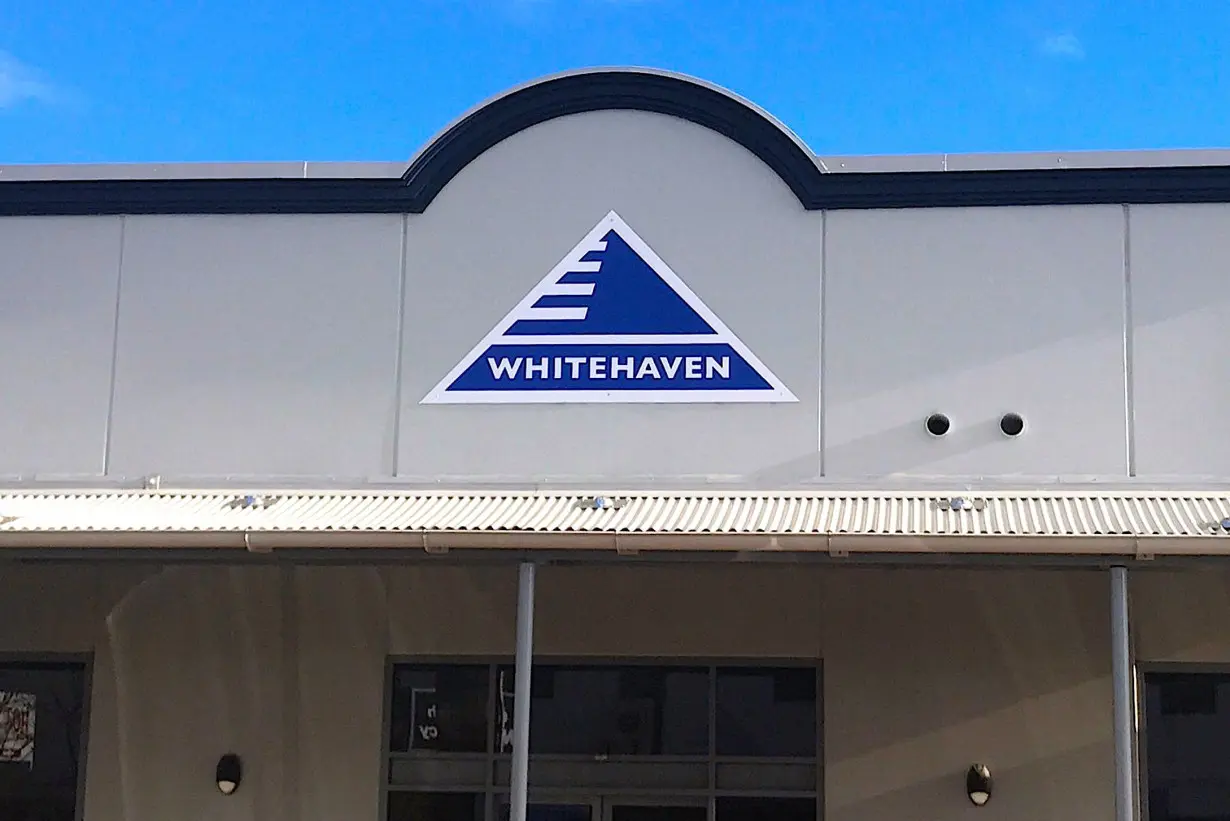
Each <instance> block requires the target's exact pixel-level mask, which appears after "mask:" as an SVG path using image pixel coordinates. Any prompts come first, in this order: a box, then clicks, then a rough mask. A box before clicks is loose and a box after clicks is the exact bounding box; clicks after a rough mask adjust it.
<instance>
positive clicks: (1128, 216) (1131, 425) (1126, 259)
mask: <svg viewBox="0 0 1230 821" xmlns="http://www.w3.org/2000/svg"><path fill="white" fill-rule="evenodd" d="M1133 322H1134V320H1133V316H1132V208H1131V206H1130V205H1124V206H1123V397H1124V408H1125V410H1126V419H1125V425H1124V436H1125V438H1126V440H1127V441H1126V445H1127V469H1128V476H1129V477H1132V478H1135V476H1136V391H1135V382H1136V380H1135V378H1134V375H1133V355H1134V347H1135V335H1134V333H1133Z"/></svg>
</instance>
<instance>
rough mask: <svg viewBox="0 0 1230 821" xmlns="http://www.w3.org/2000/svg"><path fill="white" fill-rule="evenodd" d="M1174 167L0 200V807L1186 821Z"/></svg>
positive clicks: (1213, 278)
mask: <svg viewBox="0 0 1230 821" xmlns="http://www.w3.org/2000/svg"><path fill="white" fill-rule="evenodd" d="M1226 157H1227V155H1224V154H1221V153H1218V152H1156V153H1141V154H1106V155H1103V154H1098V155H1080V154H1078V155H1070V156H1069V155H1063V156H1061V155H1027V156H1008V157H1001V156H960V157H957V156H945V157H929V156H928V157H900V158H879V157H870V158H865V157H843V158H831V157H819V156H816V155H815V154H814V153H813V152H812V151H810V150H809V149H808V148H807V147H806V146H804V145H803V144H802V143H801V142H800V141H799V140H798V139H797V138H796V137H795V136H793V135H792V134H791V133H790V132H789V131H788V129H786V128H785V127H784V126H783V125H782V124H780V123H778V122H777V121H775V120H774V119H773V118H772V117H771V116H770V115H769V114H767V113H766V112H764V111H762V110H760V109H758V108H757V107H755V106H754V105H753V104H751V103H749V102H748V101H746V100H742V99H740V98H738V97H736V96H734V95H732V94H730V93H728V92H726V91H725V90H722V89H719V88H716V87H714V86H712V85H709V84H707V83H704V82H702V81H698V80H694V79H692V78H687V77H680V76H677V75H672V74H666V73H662V72H656V71H646V70H594V71H582V72H574V73H568V74H563V75H559V76H553V77H549V78H545V79H543V80H539V81H535V82H533V83H529V84H527V85H525V86H522V87H519V88H516V89H513V90H511V91H509V92H507V93H505V94H502V95H500V96H498V97H496V98H495V99H492V100H489V101H487V102H485V103H483V104H481V105H479V106H477V107H476V108H474V109H473V110H472V111H470V112H468V113H466V114H465V115H463V116H462V117H460V118H459V119H458V120H457V121H455V122H454V123H452V124H450V125H449V126H447V127H446V128H445V129H444V130H443V131H442V132H441V133H440V135H439V136H438V137H437V138H436V139H435V140H433V141H432V142H431V143H430V144H429V145H428V146H426V147H425V148H423V150H422V151H420V152H419V154H418V155H416V157H415V158H414V159H413V161H411V162H410V163H408V164H407V163H387V164H345V163H342V164H315V163H306V164H304V163H298V164H292V163H286V164H276V163H275V164H253V165H223V166H208V165H171V166H132V167H130V166H113V167H112V166H108V167H11V168H10V167H5V168H0V248H3V249H4V253H3V254H2V255H0V272H3V275H4V276H3V281H4V283H5V284H6V288H7V291H6V296H7V298H6V300H5V304H4V307H3V309H0V316H2V317H3V321H0V335H2V338H3V340H4V343H5V344H4V349H5V352H6V356H5V357H4V359H3V360H2V363H0V375H2V376H3V384H4V385H5V386H6V388H7V390H6V392H5V402H3V403H0V443H2V447H0V478H2V480H3V488H2V489H0V560H2V561H3V566H2V567H0V614H2V617H0V817H3V818H6V819H13V821H26V819H36V818H37V819H54V821H61V819H63V821H68V819H85V820H86V821H154V819H159V821H179V819H185V820H186V819H192V820H193V821H196V820H197V819H209V821H257V819H259V820H260V821H351V820H352V819H353V821H410V819H415V821H418V820H419V819H424V820H425V821H479V820H480V819H500V818H507V817H511V818H522V817H528V818H530V819H551V821H693V819H694V820H695V821H701V820H702V819H705V820H706V821H759V819H769V818H772V819H780V820H781V821H795V820H796V819H797V820H798V821H813V819H824V821H880V820H881V819H917V818H931V819H945V820H947V819H961V818H985V819H988V821H990V819H1001V820H1002V821H1017V820H1018V819H1019V820H1020V821H1024V820H1025V819H1031V821H1032V820H1033V819H1056V821H1067V820H1068V819H1071V821H1077V820H1078V819H1079V821H1087V819H1099V818H1105V819H1111V818H1115V819H1117V821H1127V819H1135V818H1142V819H1148V820H1149V821H1179V819H1198V818H1199V819H1213V818H1224V817H1227V816H1230V766H1228V765H1227V764H1225V763H1224V762H1225V761H1226V760H1227V759H1228V758H1230V756H1227V755H1226V753H1227V752H1230V742H1228V741H1226V740H1225V738H1224V735H1225V734H1224V733H1223V732H1222V727H1223V726H1224V724H1225V722H1227V721H1230V707H1227V702H1226V700H1225V699H1223V698H1221V696H1222V694H1224V693H1226V692H1227V687H1230V626H1228V625H1230V573H1228V572H1227V567H1226V565H1225V563H1224V562H1223V561H1222V554H1223V553H1224V552H1225V551H1226V550H1227V546H1226V544H1225V543H1224V542H1225V540H1226V539H1228V538H1230V481H1228V477H1230V471H1227V469H1226V467H1225V464H1226V463H1227V458H1226V457H1230V439H1227V438H1226V437H1225V436H1223V435H1222V431H1221V418H1220V417H1221V414H1222V413H1225V412H1227V410H1230V388H1228V387H1227V385H1228V384H1230V383H1227V381H1226V380H1223V379H1221V378H1220V377H1221V373H1220V369H1221V361H1220V356H1219V353H1218V352H1219V351H1220V350H1221V349H1222V348H1223V347H1224V346H1225V343H1226V342H1227V341H1230V330H1228V329H1227V325H1226V323H1225V322H1224V321H1223V319H1222V314H1221V311H1220V304H1221V302H1222V301H1223V298H1222V297H1221V296H1219V294H1220V287H1219V286H1218V285H1217V283H1218V282H1220V281H1221V279H1222V277H1223V259H1224V257H1225V256H1226V253H1227V251H1230V163H1227V159H1226ZM527 689H528V692H529V693H530V695H531V697H530V698H528V699H518V698H517V696H518V695H519V694H523V693H525V692H527ZM526 726H528V727H529V732H528V733H525V732H523V731H522V729H518V728H524V727H526ZM980 776H982V777H984V778H980ZM224 787H225V789H223V788H224ZM232 787H233V789H232ZM523 788H524V790H525V791H523ZM984 792H985V793H987V794H988V795H987V796H982V795H979V793H984ZM984 798H985V800H984ZM523 802H525V806H526V809H527V813H526V815H524V816H523V815H521V814H520V813H521V809H522V804H523ZM40 813H41V814H40Z"/></svg>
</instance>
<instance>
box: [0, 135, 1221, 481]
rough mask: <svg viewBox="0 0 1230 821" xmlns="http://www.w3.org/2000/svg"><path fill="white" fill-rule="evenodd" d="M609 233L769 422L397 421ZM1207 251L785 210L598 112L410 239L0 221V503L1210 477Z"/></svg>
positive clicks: (1040, 231) (316, 228) (1197, 230)
mask: <svg viewBox="0 0 1230 821" xmlns="http://www.w3.org/2000/svg"><path fill="white" fill-rule="evenodd" d="M611 209H615V210H617V211H618V212H619V213H620V214H621V215H622V216H623V217H624V218H625V219H626V220H627V221H628V222H629V223H630V224H631V225H632V227H633V228H634V230H636V231H637V232H638V233H639V234H641V235H642V236H643V237H644V238H645V239H646V241H648V242H649V244H650V245H651V246H652V247H653V248H654V249H655V251H656V252H657V253H658V254H659V255H661V256H662V257H663V258H664V259H666V261H667V262H668V263H669V264H670V265H671V266H672V267H673V268H674V269H675V271H676V273H678V274H679V275H680V276H681V277H682V278H683V279H684V280H685V281H686V282H687V283H688V284H689V285H690V286H691V287H692V289H693V290H694V291H695V292H696V293H697V294H698V295H699V296H700V298H701V299H702V300H704V301H705V302H706V303H708V304H709V306H710V307H711V308H712V309H713V310H714V311H716V312H717V314H718V315H719V316H720V317H721V318H722V319H723V320H724V321H725V322H726V324H728V325H729V326H730V327H731V328H732V329H733V330H734V331H735V333H737V334H738V335H740V336H741V337H742V338H743V340H744V341H745V342H746V343H747V344H748V345H749V346H750V347H751V348H752V350H753V351H754V352H755V353H756V354H757V355H758V356H759V357H760V358H761V359H762V360H763V361H764V362H765V364H766V365H767V366H768V367H770V368H771V369H772V370H773V371H774V372H775V373H777V374H778V375H779V376H780V377H781V378H782V379H783V380H784V381H785V382H786V383H787V385H788V387H789V388H790V389H791V390H792V391H793V392H794V393H795V394H796V395H797V396H798V398H799V401H798V402H797V403H793V404H788V405H760V406H716V405H673V406H661V405H604V406H578V405H568V406H541V405H535V406H508V405H504V406H482V407H476V406H469V407H464V406H423V405H420V404H419V400H420V399H421V398H422V397H423V395H424V394H426V393H427V391H428V390H429V389H430V388H431V387H432V386H433V385H434V384H435V383H436V382H437V381H438V380H439V379H440V378H442V377H443V376H444V375H445V374H446V373H447V372H448V371H449V369H451V367H452V366H453V365H454V364H455V363H456V362H457V361H458V360H459V359H460V358H461V357H462V356H463V355H464V354H465V353H466V352H467V351H468V350H469V348H470V347H471V346H472V345H474V344H475V343H476V342H477V341H478V340H479V339H481V338H482V337H483V336H484V335H485V334H486V333H487V332H488V331H489V330H490V329H491V327H492V326H493V325H494V324H495V323H496V322H497V321H498V320H499V319H500V318H501V317H502V316H503V315H504V314H505V313H506V312H507V311H508V310H509V309H510V308H511V307H512V306H513V305H514V304H515V303H516V302H517V301H518V300H519V299H520V298H521V297H522V296H523V295H524V294H525V293H526V292H527V291H528V290H529V289H530V288H532V287H533V286H534V285H535V284H536V283H537V282H538V281H539V279H540V278H541V277H542V276H543V275H544V274H545V273H546V272H547V271H548V270H549V269H550V268H551V267H552V266H553V265H554V264H555V263H556V262H558V261H559V260H560V259H561V258H562V257H563V256H564V255H565V254H566V253H567V252H568V251H569V249H571V248H572V246H573V245H574V244H575V243H576V242H577V241H578V240H579V239H580V238H581V237H582V236H583V235H584V234H585V233H586V232H588V231H589V229H590V228H591V227H592V226H593V225H594V224H595V223H596V222H597V220H599V219H600V218H601V217H602V216H603V215H604V214H605V213H607V212H608V211H609V210H611ZM1228 228H1230V206H1222V205H1183V206H1170V205H1166V206H1133V207H1132V208H1130V209H1124V208H1121V207H1119V206H1089V207H1085V206H1073V207H1022V208H998V209H995V208H992V209H912V210H911V209H901V210H888V211H838V212H829V213H820V212H806V211H804V210H802V209H801V207H800V206H799V204H798V202H797V201H796V200H795V199H794V198H793V196H792V195H791V194H790V192H789V191H788V190H787V189H786V187H785V186H784V184H783V183H782V182H781V181H780V180H779V179H778V178H777V177H776V176H775V175H774V174H773V173H772V172H771V171H769V170H768V169H767V167H765V166H764V165H762V164H761V163H760V162H759V160H757V159H756V158H755V157H753V156H752V155H751V154H750V153H748V152H747V151H745V150H744V149H742V148H741V147H739V146H738V145H736V144H735V143H733V142H731V141H729V140H726V139H725V138H723V137H720V136H719V135H716V134H715V133H713V132H710V131H708V130H706V129H704V128H701V127H699V126H695V125H692V124H690V123H685V122H682V121H679V120H675V119H672V118H669V117H665V116H662V115H655V114H646V113H641V112H621V111H607V112H595V113H591V114H584V115H575V116H570V117H564V118H560V119H558V120H553V121H550V122H548V123H544V124H541V125H538V126H535V127H534V128H531V129H528V130H526V131H524V132H522V133H520V134H518V135H516V136H514V137H512V138H510V139H508V140H506V141H504V142H502V143H500V144H499V145H497V146H496V147H495V148H493V149H492V150H491V151H489V152H487V153H486V154H485V155H483V156H482V157H480V158H479V159H478V160H476V161H475V162H474V163H472V164H471V165H470V166H469V167H467V168H466V169H465V170H464V171H463V172H462V173H461V174H460V175H458V176H457V177H456V178H455V179H454V181H453V182H452V183H451V184H450V185H449V186H448V187H446V188H445V190H444V191H443V192H442V194H441V195H440V196H439V197H438V198H437V200H436V201H435V202H433V204H432V205H431V207H430V208H429V209H428V210H427V212H426V213H424V214H421V215H410V216H404V217H403V216H398V215H392V216H380V215H375V216H248V217H244V216H236V217H229V216H228V217H220V216H199V217H196V216H184V217H153V216H151V217H126V218H112V217H108V218H98V219H91V218H72V219H61V218H9V219H0V243H2V244H3V246H4V248H5V253H4V254H3V255H0V277H2V278H3V281H4V282H5V283H6V285H7V286H8V289H7V292H6V299H5V302H4V305H3V306H0V339H3V340H4V342H5V344H6V350H7V351H9V353H8V355H7V356H6V357H5V358H4V359H3V361H0V379H2V380H3V384H4V385H5V389H6V393H5V400H6V401H5V402H4V403H0V479H4V480H8V481H13V480H19V481H21V480H30V479H31V478H35V477H45V476H58V477H62V476H66V475H67V476H72V477H77V478H83V479H85V480H90V479H92V478H97V477H100V476H103V475H104V474H106V475H107V476H108V477H109V478H114V479H135V478H138V477H141V476H144V475H147V474H160V475H162V476H163V477H164V478H166V479H167V480H168V481H171V482H175V481H179V482H185V483H191V482H197V483H209V482H211V481H214V480H217V479H220V478H223V477H249V478H252V479H253V480H257V479H260V480H264V481H269V482H278V481H282V480H284V479H292V480H295V481H299V482H313V481H329V482H331V483H343V484H353V483H355V482H357V481H363V480H367V479H373V480H381V479H389V478H393V477H396V478H399V479H401V480H404V481H407V482H414V483H438V482H448V483H452V484H465V483H468V482H486V481H501V482H509V483H513V484H525V483H539V484H551V483H557V484H558V483H573V484H576V483H585V484H601V485H604V486H607V485H612V484H619V485H623V486H638V485H646V484H650V483H657V482H671V483H692V484H694V483H697V482H702V481H703V482H710V481H712V482H723V483H733V484H737V485H742V486H752V487H781V486H791V485H806V484H813V483H816V482H824V481H827V480H842V481H846V480H850V481H875V480H879V479H882V478H884V477H890V476H891V477H902V478H906V479H908V478H911V477H914V478H918V477H932V476H943V477H954V478H958V479H962V480H970V481H976V480H977V479H979V478H984V477H1006V478H1013V479H1016V480H1019V481H1029V482H1035V481H1049V480H1055V479H1064V480H1079V479H1090V478H1092V479H1098V480H1110V479H1127V478H1130V477H1131V476H1132V474H1133V471H1134V472H1135V475H1137V476H1138V477H1139V478H1142V479H1149V480H1154V479H1158V478H1162V477H1166V478H1182V477H1213V478H1219V477H1221V478H1224V476H1225V475H1226V470H1225V469H1224V468H1223V464H1224V463H1226V462H1227V458H1226V457H1227V455H1230V450H1227V449H1228V448H1230V444H1227V442H1226V441H1223V440H1225V437H1219V436H1218V432H1219V430H1220V427H1219V425H1220V420H1221V417H1222V416H1223V414H1222V413H1221V409H1222V408H1223V406H1226V404H1227V401H1230V398H1228V395H1227V391H1228V390H1230V388H1227V387H1226V385H1227V383H1226V381H1225V380H1222V379H1221V378H1220V377H1219V372H1218V370H1217V369H1218V361H1219V360H1218V356H1219V351H1221V350H1222V349H1225V348H1226V347H1227V346H1228V345H1227V343H1230V330H1223V326H1225V325H1226V324H1227V323H1224V322H1222V321H1221V311H1220V307H1221V303H1222V301H1223V298H1222V297H1221V296H1219V293H1220V290H1219V285H1220V275H1221V267H1222V259H1223V257H1224V256H1225V254H1224V253H1223V251H1225V250H1226V242H1227V240H1226V237H1227V236H1230V232H1228V230H1227V229H1228ZM403 234H404V236H403ZM403 256H404V265H403ZM403 267H404V270H403ZM117 306H118V315H117ZM933 411H941V412H944V413H946V414H948V415H949V416H950V417H951V419H952V421H953V429H952V431H951V433H949V434H948V435H947V436H946V437H944V438H943V439H934V438H932V437H930V436H929V435H928V434H927V433H926V432H925V431H924V430H923V420H924V418H925V417H926V416H927V414H929V413H931V412H933ZM1009 411H1012V412H1017V413H1021V414H1023V415H1024V417H1025V419H1026V423H1027V429H1026V433H1025V435H1024V436H1022V437H1020V438H1019V439H1016V440H1009V439H1006V438H1005V437H1003V436H1002V435H1001V434H1000V433H999V430H998V428H997V420H998V418H999V416H1000V415H1001V414H1003V413H1005V412H1009Z"/></svg>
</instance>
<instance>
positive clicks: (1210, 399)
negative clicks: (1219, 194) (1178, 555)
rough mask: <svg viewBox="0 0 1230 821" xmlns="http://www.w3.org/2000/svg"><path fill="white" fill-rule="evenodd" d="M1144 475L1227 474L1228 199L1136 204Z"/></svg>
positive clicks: (1136, 354)
mask: <svg viewBox="0 0 1230 821" xmlns="http://www.w3.org/2000/svg"><path fill="white" fill-rule="evenodd" d="M1130 224H1131V261H1132V342H1133V358H1132V375H1133V405H1134V408H1135V428H1136V429H1135V440H1136V471H1137V474H1138V475H1139V476H1142V477H1147V476H1182V475H1188V476H1211V477H1219V478H1225V477H1226V476H1227V475H1230V437H1228V436H1226V423H1227V420H1230V379H1227V374H1226V353H1227V351H1230V311H1227V307H1228V306H1230V289H1228V288H1227V284H1228V283H1230V206H1227V205H1164V206H1135V207H1133V208H1132V210H1131V223H1130Z"/></svg>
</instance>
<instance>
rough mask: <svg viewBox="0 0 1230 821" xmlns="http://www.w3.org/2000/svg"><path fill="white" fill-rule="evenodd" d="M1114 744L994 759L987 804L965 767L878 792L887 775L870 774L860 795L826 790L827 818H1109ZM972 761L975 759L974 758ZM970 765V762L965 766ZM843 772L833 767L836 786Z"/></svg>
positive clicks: (1066, 820)
mask: <svg viewBox="0 0 1230 821" xmlns="http://www.w3.org/2000/svg"><path fill="white" fill-rule="evenodd" d="M1112 752H1113V751H1112V749H1111V744H1110V742H1109V741H1106V742H1105V743H1096V744H1089V745H1085V746H1083V747H1079V748H1075V749H1070V750H1065V751H1063V752H1060V753H1057V754H1052V755H1047V756H1045V757H1041V758H1037V759H1034V760H1030V761H1025V762H1021V763H1020V764H1017V765H1014V766H1009V767H1003V766H999V767H997V766H995V764H994V762H992V763H991V764H990V768H991V775H992V778H993V779H994V784H995V786H994V792H993V794H992V797H991V800H990V802H989V803H988V804H987V805H986V806H985V807H981V808H979V807H975V806H974V805H973V804H972V803H971V802H970V800H969V797H968V796H967V795H966V792H965V767H958V768H957V769H956V771H955V772H952V773H945V774H943V775H937V776H933V777H929V778H924V779H920V780H917V781H913V782H911V783H908V784H904V785H903V784H897V783H893V784H892V785H891V786H890V787H889V788H888V789H887V790H885V791H883V792H877V791H876V788H875V786H874V784H875V783H876V782H878V783H879V784H881V785H886V782H887V781H888V779H880V778H877V776H876V775H875V774H873V775H871V776H870V779H871V781H870V783H869V784H868V788H867V789H866V790H864V791H861V792H859V793H858V794H857V795H848V796H844V797H843V796H841V795H834V790H833V789H832V787H830V788H829V791H828V793H827V794H826V799H827V800H826V807H825V817H826V818H827V819H828V821H882V820H883V819H886V818H894V819H896V818H900V819H914V818H919V819H921V818H926V819H934V821H946V819H957V818H968V819H978V818H994V819H996V821H1038V819H1047V820H1048V821H1089V819H1094V818H1109V817H1110V816H1111V813H1112V810H1113V804H1114V801H1113V794H1114V790H1113V780H1114V774H1113V772H1112V767H1111V762H1112ZM971 763H972V762H971ZM966 766H968V765H966ZM840 777H841V776H840V775H839V774H835V773H834V772H833V771H832V770H830V771H829V772H828V773H827V774H826V780H827V781H828V783H829V784H830V785H831V784H833V783H834V781H835V780H836V779H839V778H840Z"/></svg>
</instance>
